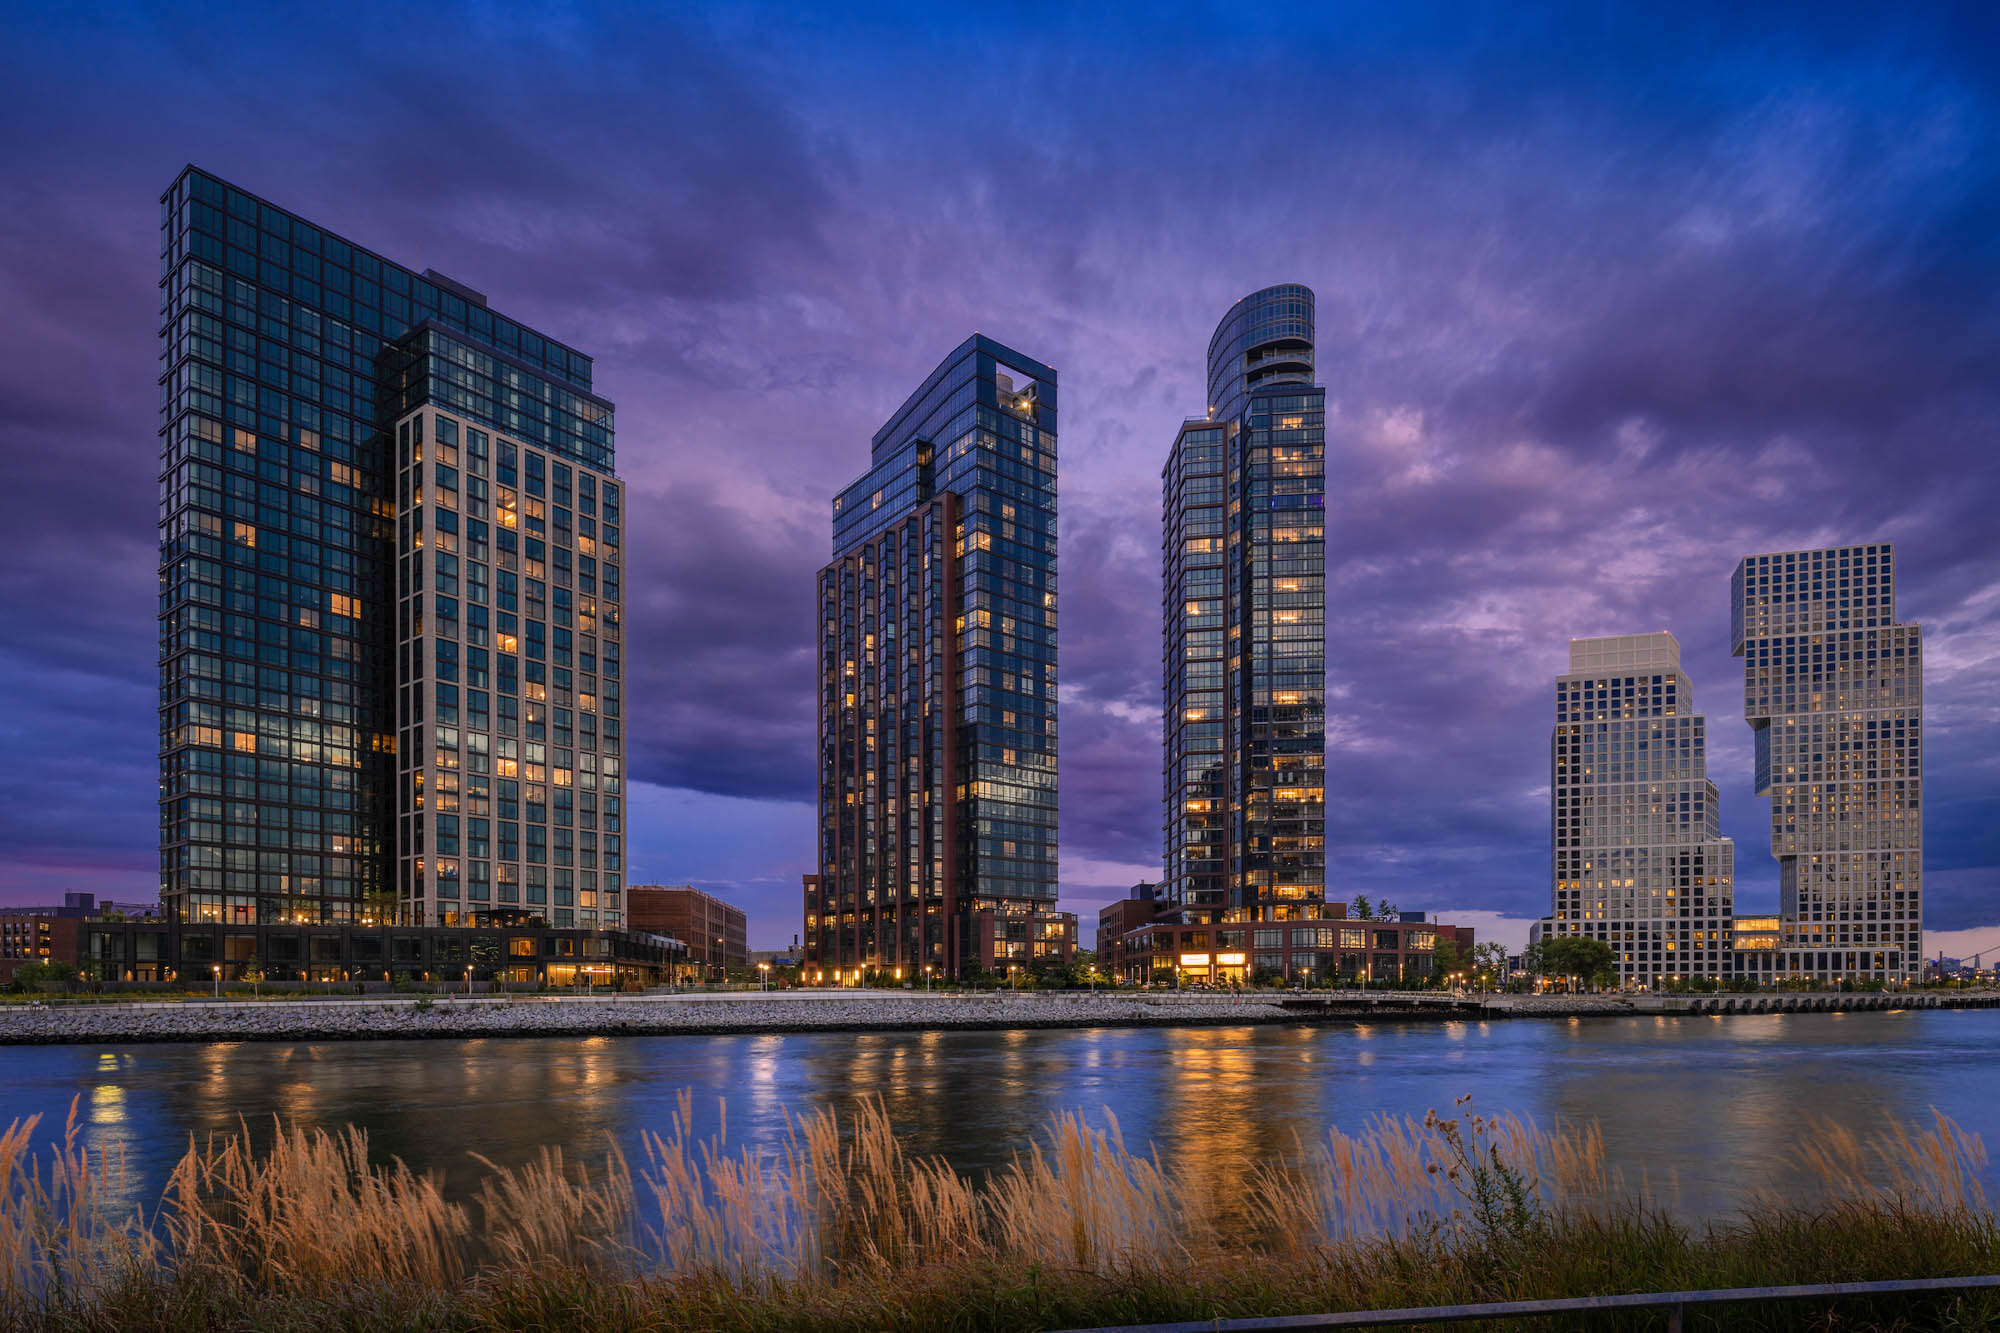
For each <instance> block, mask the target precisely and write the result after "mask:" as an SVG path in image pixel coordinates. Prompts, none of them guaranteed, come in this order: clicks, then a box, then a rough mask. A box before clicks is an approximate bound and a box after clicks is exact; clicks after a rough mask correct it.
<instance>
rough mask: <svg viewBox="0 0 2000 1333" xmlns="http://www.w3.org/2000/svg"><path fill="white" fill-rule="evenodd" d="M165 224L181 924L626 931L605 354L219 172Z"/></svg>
mask: <svg viewBox="0 0 2000 1333" xmlns="http://www.w3.org/2000/svg"><path fill="white" fill-rule="evenodd" d="M160 235H161V279H160V292H161V310H160V326H159V327H160V420H159V433H160V445H161V477H160V500H161V503H160V886H161V897H162V901H163V903H164V904H165V906H166V908H167V910H168V911H169V912H170V913H171V914H173V915H175V916H177V917H180V918H183V919H186V920H192V921H222V922H227V923H231V924H249V923H259V922H273V921H277V922H296V921H309V922H310V921H327V922H345V921H367V920H376V919H381V918H383V917H387V916H390V915H392V914H393V915H396V916H397V917H399V918H400V919H401V920H404V921H408V922H414V923H420V924H456V923H469V922H471V921H473V920H475V919H487V918H489V917H494V918H498V919H505V917H507V916H508V915H511V914H519V915H522V916H542V917H545V918H547V919H548V920H550V921H551V922H552V923H553V924H556V925H599V926H616V925H618V924H620V922H621V920H622V910H621V905H620V902H619V899H620V893H621V886H622V883H623V848H622V843H623V832H624V828H623V816H624V809H623V795H624V789H623V772H622V755H623V741H622V735H621V715H622V705H621V699H620V690H621V680H622V677H623V663H622V661H621V652H622V637H623V635H622V629H621V623H620V622H621V615H620V606H621V603H622V599H623V590H622V587H621V580H620V565H621V558H620V541H619V535H620V528H621V516H620V498H621V497H620V486H619V484H618V482H617V480H616V478H615V477H614V476H613V473H612V468H613V459H612V409H611V404H610V403H608V402H606V401H605V400H604V399H602V398H599V397H597V396H596V395H595V394H593V393H592V391H591V363H590V359H589V358H588V357H586V356H584V355H582V354H581V353H579V352H576V351H574V350H573V349H571V348H569V347H566V346H564V345H563V344H561V343H558V342H556V341H554V340H552V339H549V338H546V337H544V336H543V335H541V334H540V333H537V332H535V331H534V330H532V329H529V328H527V327H525V326H523V325H521V324H519V323H516V322H515V321H513V320H510V319H507V318H506V317H504V316H502V315H499V314H497V313H495V312H494V311H492V310H491V309H489V308H488V307H487V304H486V301H485V298H484V297H482V296H481V295H479V294H478V293H477V292H475V291H472V290H471V289H469V288H467V287H464V286H462V285H461V284H459V283H456V282H453V281H452V280H450V279H448V278H445V277H442V276H441V275H438V274H436V273H433V272H429V271H426V272H424V273H414V272H412V271H411V270H409V269H407V268H403V267H401V266H399V265H397V264H395V263H392V262H391V261H389V260H387V259H384V258H382V257H381V256H379V255H377V254H374V253H372V252H370V251H368V250H365V249H363V248H361V247H359V246H356V245H354V244H353V243H351V242H349V241H346V240H344V239H342V238H341V237H339V236H336V235H334V234H332V233H330V232H328V231H325V230H324V229H322V228H320V227H318V226H316V225H314V224H312V223H310V222H308V221H306V220H305V219H303V218H300V217H298V216H296V215H294V214H291V213H288V212H286V211H285V210H283V209H281V208H278V207H276V206H274V205H272V204H269V203H266V202H265V201H263V200H261V199H258V198H256V197H255V196H253V195H251V194H249V193H247V192H246V191H243V190H241V189H238V188H236V187H234V186H232V185H229V184H227V183H226V182H224V181H221V180H218V179H217V178H216V177H214V176H211V175H209V174H207V173H205V172H201V171H198V170H196V169H194V168H192V167H190V168H188V169H186V170H185V171H183V172H182V173H181V175H180V176H179V177H178V178H177V179H176V180H175V181H174V183H173V185H172V187H171V188H169V189H168V190H167V192H166V193H165V194H164V195H163V196H162V198H161V223H160Z"/></svg>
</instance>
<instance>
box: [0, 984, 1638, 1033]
mask: <svg viewBox="0 0 2000 1333" xmlns="http://www.w3.org/2000/svg"><path fill="white" fill-rule="evenodd" d="M1630 1012H1632V1007H1631V1005H1630V1004H1629V1003H1627V1002H1625V1001H1622V1000H1617V999H1610V998H1603V997H1592V996H1574V997H1570V996H1490V997H1485V998H1483V999H1461V1000H1454V999H1452V998H1451V997H1449V996H1441V995H1397V994H1393V993H1376V994H1370V995H1366V996H1362V995H1340V994H1336V995H1334V996H1332V997H1328V996H1324V995H1314V994H1310V993H1309V994H1306V995H1303V996H1302V995H1297V994H1292V995H1279V994H1270V995H1266V994H1248V995H1240V996H1237V995H1163V994H1133V993H1124V994H1118V993H1106V992H1096V993H1092V992H1058V993H1046V992H1042V993H1033V992H1031V993H1022V994H1016V993H1009V992H1000V993H992V992H988V993H983V994H978V995H954V994H939V995H925V994H923V993H921V992H916V993H911V992H887V993H880V992H877V993H868V992H861V993H853V992H821V991H805V992H787V993H768V994H767V993H747V994H746V993H737V994H695V995H644V996H617V997H609V996H607V997H601V998H597V999H586V998H581V997H561V998H557V997H550V996H516V997H507V998H487V997H472V998H466V997H457V998H453V999H449V1000H447V999H436V1000H433V1001H432V1002H431V1003H430V1004H429V1005H428V1006H426V1005H422V1004H420V1003H419V1002H418V1001H416V1000H414V999H412V998H410V997H407V996H400V995H398V996H382V997H379V998H377V997H370V998H365V999H360V998H357V999H319V1000H263V1001H221V1002H214V1001H206V1000H184V1001H179V1002H170V1003H161V1002H157V1001H154V1002H147V1001H140V1002H134V1003H125V1004H75V1005H66V1004H52V1005H45V1006H26V1005H11V1006H7V1007H6V1008H4V1009H0V1044H10V1045H21V1044H47V1043H62V1042H146V1041H367V1040H383V1039H390V1040H395V1039H409V1038H424V1037H431V1038H461V1039H464V1038H475V1037H558V1036H605V1035H620V1034H630V1035H663V1036H664V1035H672V1034H677V1033H683V1034H690V1035H698V1034H704V1033H709V1034H712V1033H738V1032H752V1033H762V1032H829V1031H893V1030H906V1029H913V1028H965V1029H978V1028H986V1029H992V1028H1078V1027H1173V1026H1182V1025H1217V1024H1235V1023H1309V1022H1355V1021H1364V1022H1365V1021H1368V1020H1370V1019H1382V1020H1391V1019H1417V1020H1422V1019H1450V1018H1461V1019H1462V1018H1474V1019H1481V1018H1506V1017H1512V1016H1515V1015H1520V1016H1524V1017H1525V1016H1530V1015H1532V1016H1536V1017H1543V1016H1549V1017H1555V1016H1566V1015H1588V1014H1624V1013H1630Z"/></svg>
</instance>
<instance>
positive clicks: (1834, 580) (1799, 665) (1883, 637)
mask: <svg viewBox="0 0 2000 1333" xmlns="http://www.w3.org/2000/svg"><path fill="white" fill-rule="evenodd" d="M1731 590H1732V601H1733V603H1734V611H1733V614H1732V617H1731V629H1732V634H1731V642H1732V644H1733V645H1734V651H1735V654H1736V655H1737V656H1738V657H1741V658H1742V659H1743V674H1744V685H1743V716H1744V718H1745V719H1746V720H1747V721H1748V722H1749V723H1750V726H1751V729H1752V731H1753V732H1754V733H1755V737H1756V745H1757V792H1758V794H1759V795H1768V796H1769V797H1770V798H1771V854H1772V855H1773V856H1775V857H1777V859H1778V876H1779V878H1778V884H1779V914H1780V918H1781V926H1780V938H1779V941H1778V948H1779V956H1778V958H1777V964H1776V966H1777V971H1778V973H1779V974H1781V975H1791V976H1809V977H1815V978H1818V979H1820V980H1823V981H1836V980H1840V979H1842V978H1844V977H1856V978H1867V979H1876V980H1883V981H1898V980H1907V979H1910V978H1913V977H1916V976H1917V975H1919V974H1920V972H1921V969H1922V965H1923V962H1922V960H1923V862H1924V832H1923V718H1924V678H1923V657H1922V651H1923V631H1922V629H1921V628H1920V627H1918V626H1916V625H1903V624H1898V623H1897V621H1896V565H1895V553H1894V551H1893V549H1892V548H1891V547H1889V546H1888V545H1886V544H1884V545H1876V546H1842V547H1836V548H1832V549H1828V550H1818V551H1785V552H1780V553H1778V554H1774V555H1755V556H1750V557H1748V558H1747V559H1745V560H1744V561H1743V563H1742V564H1740V565H1738V566H1737V568H1736V574H1735V576H1734V579H1733V581H1732V584H1731Z"/></svg>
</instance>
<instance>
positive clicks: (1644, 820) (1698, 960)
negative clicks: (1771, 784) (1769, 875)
mask: <svg viewBox="0 0 2000 1333" xmlns="http://www.w3.org/2000/svg"><path fill="white" fill-rule="evenodd" d="M1555 718H1556V723H1555V731H1554V732H1553V734H1552V736H1551V739H1550V745H1549V794H1550V801H1551V810H1552V814H1551V818H1550V828H1551V840H1552V843H1553V855H1552V858H1551V861H1552V864H1551V869H1552V871H1553V874H1554V888H1553V892H1552V905H1551V908H1550V915H1549V919H1548V920H1546V921H1544V922H1542V923H1541V926H1540V929H1539V930H1538V931H1537V935H1538V937H1539V938H1542V939H1548V938H1551V937H1553V936H1558V935H1584V936H1588V937H1589V938H1591V939H1597V940H1602V941H1604V942H1605V943H1606V944H1608V945H1609V946H1610V947H1611V952H1612V959H1613V964H1612V965H1613V968H1614V970H1615V972H1616V974H1617V977H1618V981H1619V983H1620V984H1621V985H1636V986H1645V987H1649V988H1653V989H1658V988H1659V987H1660V986H1662V985H1663V984H1665V983H1667V982H1670V981H1674V982H1678V981H1685V980H1688V979H1690V978H1696V977H1699V978H1704V979H1707V980H1720V979H1722V978H1723V977H1726V976H1728V975H1730V974H1731V972H1732V970H1733V965H1734V959H1733V954H1732V948H1733V938H1732V935H1733V928H1734V914H1735V877H1736V864H1735V846H1734V844H1733V843H1731V842H1730V840H1729V839H1727V838H1725V837H1723V836H1722V822H1721V821H1722V815H1721V811H1720V810H1719V809H1718V808H1717V797H1716V790H1715V784H1714V783H1713V782H1711V781H1710V780H1709V777H1708V720H1707V719H1706V718H1705V717H1703V716H1702V715H1701V714H1700V713H1697V712H1696V711H1695V707H1694V689H1693V686H1692V685H1691V684H1690V683H1689V682H1688V678H1687V677H1686V676H1685V675H1683V674H1682V672H1681V648H1680V643H1679V642H1678V641H1677V640H1676V639H1675V638H1674V636H1673V635H1671V634H1664V633H1662V634H1627V635H1620V636H1615V637H1611V638H1602V639H1572V640H1570V645H1569V670H1568V672H1566V673H1565V674H1563V675H1562V676H1559V677H1558V678H1557V679H1556V698H1555Z"/></svg>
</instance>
